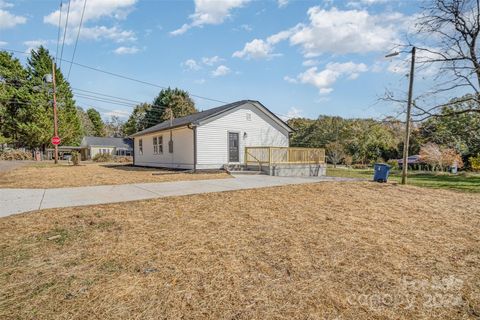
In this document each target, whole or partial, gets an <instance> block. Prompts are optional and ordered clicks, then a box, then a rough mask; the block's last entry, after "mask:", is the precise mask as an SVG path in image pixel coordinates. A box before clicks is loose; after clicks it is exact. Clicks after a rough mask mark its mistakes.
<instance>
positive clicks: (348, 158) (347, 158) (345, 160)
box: [343, 156, 353, 167]
mask: <svg viewBox="0 0 480 320" xmlns="http://www.w3.org/2000/svg"><path fill="white" fill-rule="evenodd" d="M352 162H353V158H352V156H345V157H344V158H343V163H344V164H345V165H346V166H347V167H350V166H351V165H352Z"/></svg>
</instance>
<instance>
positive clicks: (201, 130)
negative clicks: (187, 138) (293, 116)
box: [197, 104, 289, 169]
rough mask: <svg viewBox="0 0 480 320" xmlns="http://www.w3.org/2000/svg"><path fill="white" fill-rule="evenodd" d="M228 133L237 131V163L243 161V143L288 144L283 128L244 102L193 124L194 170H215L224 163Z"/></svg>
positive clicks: (226, 159) (258, 144)
mask: <svg viewBox="0 0 480 320" xmlns="http://www.w3.org/2000/svg"><path fill="white" fill-rule="evenodd" d="M247 114H250V120H248V119H247ZM228 132H238V133H239V149H240V150H239V153H240V159H239V160H240V161H239V163H243V161H244V155H245V146H247V147H255V146H273V147H288V143H289V133H288V131H287V129H286V128H284V127H283V126H281V125H279V124H278V123H277V122H275V121H274V120H273V119H272V118H271V117H270V116H268V115H266V114H265V113H263V112H262V111H260V110H259V109H258V108H256V107H255V106H253V105H248V104H246V105H245V106H243V107H241V108H239V109H236V110H235V111H233V112H231V113H227V114H225V115H222V116H221V117H219V118H217V119H215V120H213V121H210V122H208V123H205V124H202V125H200V126H199V127H197V169H219V168H222V167H223V165H224V164H227V163H228ZM245 133H246V134H247V135H246V137H245V136H244V134H245Z"/></svg>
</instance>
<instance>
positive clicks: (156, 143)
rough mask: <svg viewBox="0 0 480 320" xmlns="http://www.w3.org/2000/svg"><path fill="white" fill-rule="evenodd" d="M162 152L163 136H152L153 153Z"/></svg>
mask: <svg viewBox="0 0 480 320" xmlns="http://www.w3.org/2000/svg"><path fill="white" fill-rule="evenodd" d="M160 153H163V137H162V136H159V137H153V154H160Z"/></svg>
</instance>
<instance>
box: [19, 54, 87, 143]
mask: <svg viewBox="0 0 480 320" xmlns="http://www.w3.org/2000/svg"><path fill="white" fill-rule="evenodd" d="M27 70H28V74H29V79H30V83H31V85H32V88H34V89H37V90H33V94H32V102H33V103H32V105H31V106H30V107H29V109H28V114H25V115H24V118H25V121H24V122H23V123H22V124H21V127H22V129H23V134H24V137H23V138H24V143H25V144H26V145H28V146H30V147H38V146H46V145H47V144H49V142H50V138H51V137H52V136H53V133H54V132H53V110H52V108H53V104H52V89H53V88H52V84H50V83H45V82H44V76H45V75H47V74H51V73H52V57H51V56H50V54H49V52H48V50H47V49H45V48H44V47H43V46H40V47H39V48H38V49H37V50H32V51H31V56H30V58H28V62H27ZM55 80H56V97H57V115H58V135H59V136H60V137H61V139H62V144H63V145H78V144H79V143H80V140H81V136H82V128H81V122H80V119H79V117H78V114H77V108H76V106H75V101H74V100H73V94H72V90H71V88H70V84H69V83H68V82H67V81H66V80H65V78H64V77H63V74H62V72H61V70H60V69H58V68H55ZM38 88H40V90H38Z"/></svg>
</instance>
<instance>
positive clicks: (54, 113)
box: [52, 59, 58, 164]
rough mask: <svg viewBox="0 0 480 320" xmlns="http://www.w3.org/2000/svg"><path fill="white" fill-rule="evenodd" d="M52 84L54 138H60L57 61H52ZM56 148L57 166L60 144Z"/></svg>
mask: <svg viewBox="0 0 480 320" xmlns="http://www.w3.org/2000/svg"><path fill="white" fill-rule="evenodd" d="M52 78H53V79H52V82H53V131H54V132H53V136H54V137H58V124H57V92H56V84H55V60H53V59H52ZM54 147H55V164H58V144H55V145H54Z"/></svg>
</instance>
